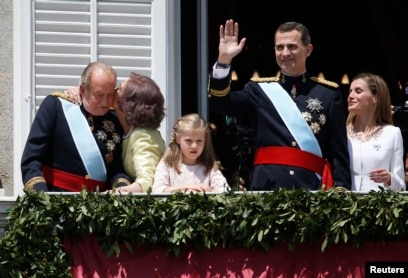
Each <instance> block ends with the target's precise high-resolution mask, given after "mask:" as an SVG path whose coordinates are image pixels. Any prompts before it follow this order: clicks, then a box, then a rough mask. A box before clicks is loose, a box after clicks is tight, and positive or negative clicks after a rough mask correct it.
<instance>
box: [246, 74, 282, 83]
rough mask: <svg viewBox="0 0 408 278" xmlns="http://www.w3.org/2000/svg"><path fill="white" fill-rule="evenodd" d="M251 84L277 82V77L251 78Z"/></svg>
mask: <svg viewBox="0 0 408 278" xmlns="http://www.w3.org/2000/svg"><path fill="white" fill-rule="evenodd" d="M251 81H252V82H257V83H259V82H277V81H279V77H278V76H273V77H254V78H251Z"/></svg>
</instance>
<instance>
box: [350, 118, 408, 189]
mask: <svg viewBox="0 0 408 278" xmlns="http://www.w3.org/2000/svg"><path fill="white" fill-rule="evenodd" d="M402 140H403V139H402V134H401V130H400V129H399V128H398V127H396V126H393V125H385V126H383V127H382V128H381V130H379V131H378V132H376V133H375V134H374V136H372V137H371V138H369V139H368V140H367V141H364V142H362V141H361V140H360V139H359V138H353V137H352V136H349V134H348V136H347V141H348V152H349V155H350V171H351V178H352V186H351V190H352V191H362V192H369V191H370V190H376V191H378V190H379V189H380V188H379V186H382V187H384V188H385V189H391V190H395V191H401V190H405V181H404V173H405V167H404V161H403V156H404V154H403V152H404V151H403V149H404V146H403V141H402ZM377 168H385V169H387V170H388V171H389V172H390V173H391V186H386V185H385V184H384V183H376V182H374V181H372V180H370V178H369V174H370V172H371V171H372V170H374V169H377Z"/></svg>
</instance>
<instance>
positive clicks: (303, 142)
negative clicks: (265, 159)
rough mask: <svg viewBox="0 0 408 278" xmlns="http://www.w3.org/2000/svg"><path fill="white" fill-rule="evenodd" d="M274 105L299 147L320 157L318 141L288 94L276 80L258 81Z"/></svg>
mask: <svg viewBox="0 0 408 278" xmlns="http://www.w3.org/2000/svg"><path fill="white" fill-rule="evenodd" d="M258 84H259V86H260V87H261V88H262V90H263V91H264V92H265V94H266V95H267V96H268V97H269V99H270V100H271V102H272V104H273V105H274V106H275V108H276V110H277V111H278V113H279V115H280V117H281V118H282V120H283V122H284V123H285V124H286V127H287V128H288V129H289V131H290V133H291V134H292V135H293V137H294V138H295V140H296V142H297V143H298V145H299V147H300V149H302V150H304V151H308V152H311V153H313V154H315V155H317V156H320V157H322V151H321V150H320V146H319V143H318V142H317V140H316V137H315V136H314V134H313V133H312V130H311V129H310V127H309V126H308V125H307V123H306V121H305V119H304V118H303V116H302V114H301V113H300V111H299V108H298V107H297V106H296V104H295V102H294V101H293V100H292V99H291V97H290V96H289V94H288V93H287V92H286V91H285V89H283V88H282V86H280V85H279V83H276V82H270V83H265V82H263V83H258Z"/></svg>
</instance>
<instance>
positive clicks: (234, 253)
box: [65, 236, 408, 278]
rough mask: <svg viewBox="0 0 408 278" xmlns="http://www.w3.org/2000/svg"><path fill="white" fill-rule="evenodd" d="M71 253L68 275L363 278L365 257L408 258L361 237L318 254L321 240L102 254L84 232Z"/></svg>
mask: <svg viewBox="0 0 408 278" xmlns="http://www.w3.org/2000/svg"><path fill="white" fill-rule="evenodd" d="M65 250H66V252H67V253H68V254H70V255H72V257H73V259H74V263H73V265H72V275H73V277H78V278H80V277H81V278H91V277H92V278H97V277H101V278H102V277H103V278H119V277H120V278H133V277H143V278H149V277H157V278H170V277H172V278H173V277H180V278H204V277H205V278H210V277H211V278H215V277H217V278H221V277H230V278H233V277H240V278H254V277H263V278H267V277H271V278H272V277H282V278H284V277H293V278H300V277H302V278H309V277H310V278H311V277H316V278H323V277H347V278H354V277H355V278H360V277H363V278H364V277H365V274H364V271H365V269H364V268H365V263H366V262H367V261H371V262H373V261H407V260H408V242H405V241H404V242H391V243H388V244H383V243H381V242H365V243H364V244H363V247H362V248H360V249H355V248H353V247H351V246H349V245H347V244H337V245H332V246H330V247H329V248H328V249H327V250H325V251H324V252H323V253H322V252H321V250H320V244H313V245H309V244H303V245H300V246H298V247H297V248H296V249H295V250H294V251H290V250H288V249H287V247H286V246H283V245H280V246H276V247H274V248H271V249H270V250H269V251H268V252H263V251H260V250H248V249H245V248H232V249H223V248H215V249H211V250H208V249H204V250H202V251H201V252H197V251H194V250H185V251H183V252H182V253H181V254H180V255H179V256H178V257H176V256H175V255H173V254H171V255H167V256H166V250H165V249H164V248H148V247H137V246H134V247H133V253H130V252H128V251H127V250H126V249H125V248H124V247H123V248H121V252H120V255H119V257H116V255H112V256H111V257H107V256H106V255H105V253H104V252H103V251H102V250H101V248H100V246H99V243H98V242H97V240H96V239H95V238H94V237H92V236H89V237H85V238H83V239H82V240H81V241H79V242H77V243H75V244H73V243H71V242H70V241H69V240H66V242H65Z"/></svg>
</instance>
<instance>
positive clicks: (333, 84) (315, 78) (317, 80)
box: [310, 76, 339, 89]
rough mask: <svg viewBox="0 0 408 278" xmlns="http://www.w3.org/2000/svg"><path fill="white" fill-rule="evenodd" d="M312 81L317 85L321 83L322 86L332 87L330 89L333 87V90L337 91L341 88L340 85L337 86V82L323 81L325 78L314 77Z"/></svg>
mask: <svg viewBox="0 0 408 278" xmlns="http://www.w3.org/2000/svg"><path fill="white" fill-rule="evenodd" d="M310 79H311V80H313V81H315V82H317V83H321V84H324V85H327V86H330V87H333V88H336V89H337V88H338V87H339V84H337V83H336V82H332V81H328V80H326V79H323V78H319V77H314V76H313V77H310Z"/></svg>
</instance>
